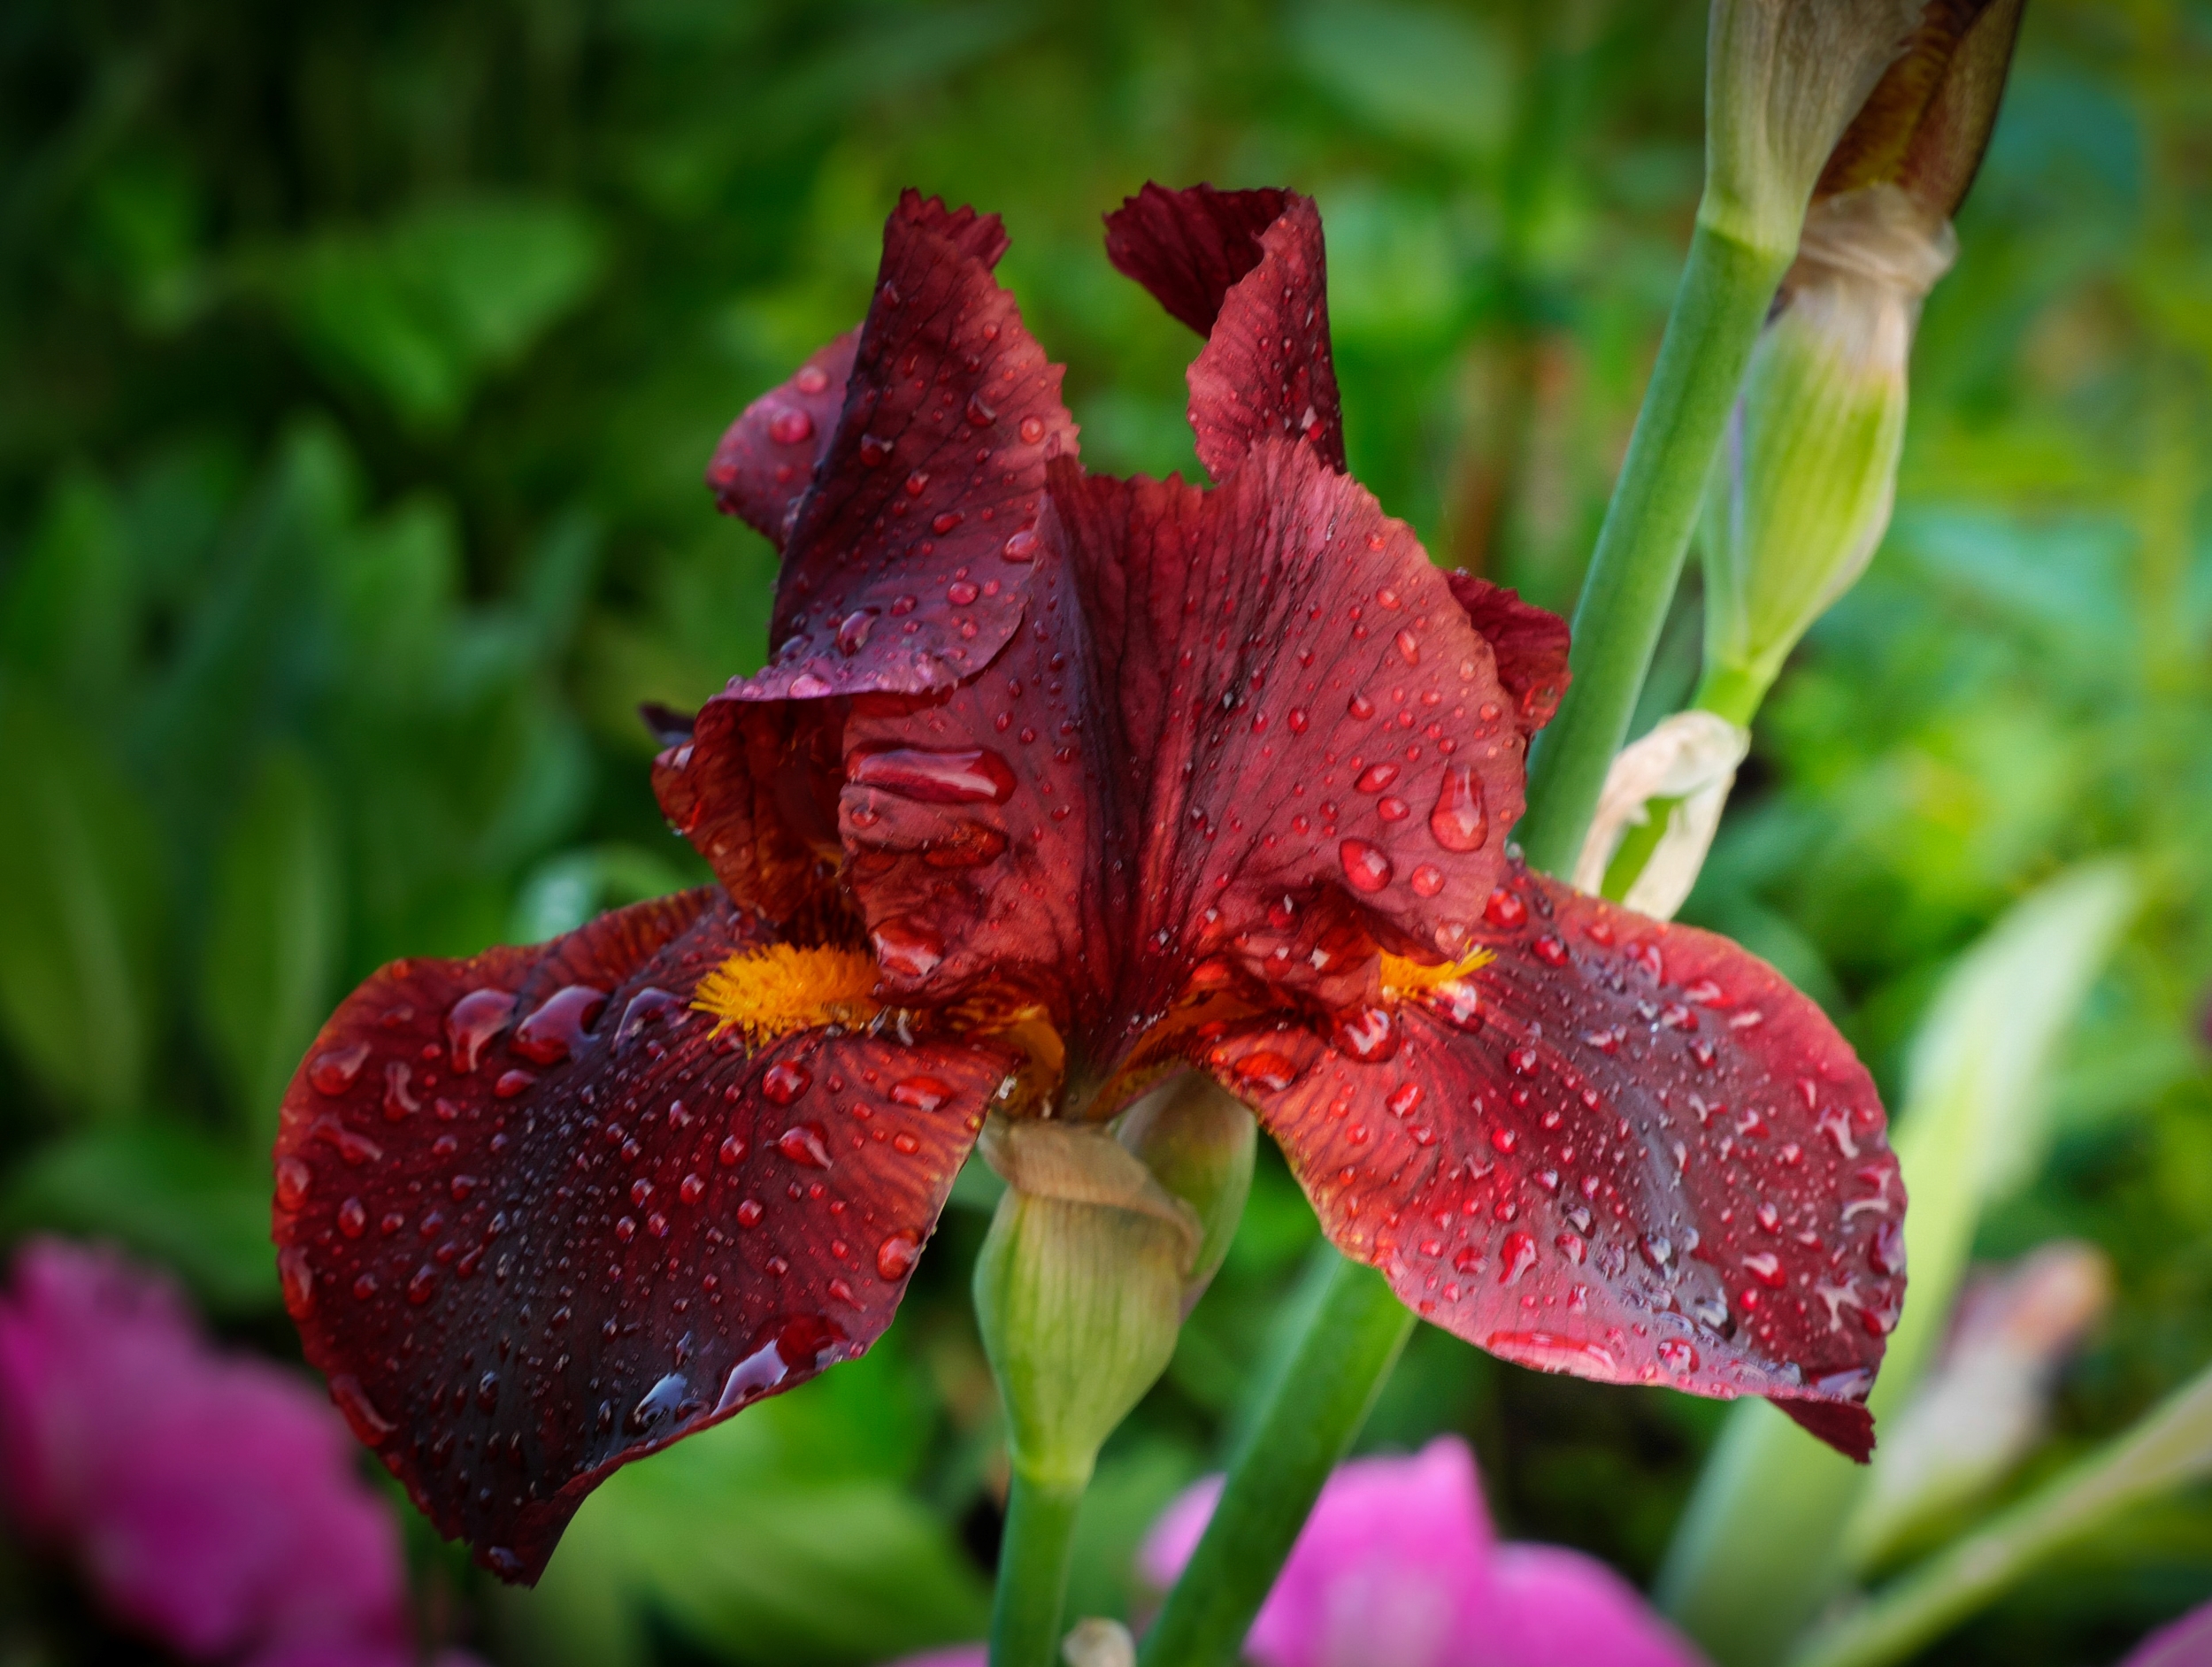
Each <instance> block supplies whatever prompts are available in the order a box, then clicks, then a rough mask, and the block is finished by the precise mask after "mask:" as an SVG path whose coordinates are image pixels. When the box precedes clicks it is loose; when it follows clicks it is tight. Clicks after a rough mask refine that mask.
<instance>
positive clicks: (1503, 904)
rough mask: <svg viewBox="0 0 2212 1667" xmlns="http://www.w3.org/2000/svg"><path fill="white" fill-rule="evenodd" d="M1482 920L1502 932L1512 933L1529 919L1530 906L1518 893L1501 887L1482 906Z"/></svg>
mask: <svg viewBox="0 0 2212 1667" xmlns="http://www.w3.org/2000/svg"><path fill="white" fill-rule="evenodd" d="M1482 918H1484V919H1485V920H1487V921H1488V922H1489V923H1490V924H1491V925H1492V926H1496V927H1497V928H1499V929H1500V930H1501V931H1504V932H1510V931H1512V930H1513V929H1514V928H1515V927H1516V926H1520V925H1521V924H1522V923H1523V922H1524V921H1525V920H1526V919H1527V918H1528V905H1527V904H1526V903H1523V902H1522V901H1521V899H1520V895H1519V894H1518V893H1517V892H1512V891H1509V890H1507V889H1506V888H1505V887H1503V886H1501V887H1498V888H1497V889H1496V890H1495V891H1494V892H1492V893H1491V894H1490V900H1489V901H1488V902H1487V903H1484V904H1483V906H1482Z"/></svg>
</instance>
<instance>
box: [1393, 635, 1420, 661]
mask: <svg viewBox="0 0 2212 1667" xmlns="http://www.w3.org/2000/svg"><path fill="white" fill-rule="evenodd" d="M1398 652H1399V653H1400V654H1402V655H1403V656H1404V657H1405V662H1406V664H1408V665H1418V664H1421V644H1420V641H1419V639H1417V637H1415V635H1414V634H1413V633H1412V632H1410V631H1400V632H1399V633H1398Z"/></svg>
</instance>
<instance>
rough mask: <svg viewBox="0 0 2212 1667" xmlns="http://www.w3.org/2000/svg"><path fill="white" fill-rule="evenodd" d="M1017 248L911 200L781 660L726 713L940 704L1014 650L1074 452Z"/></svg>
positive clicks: (794, 571) (798, 539) (862, 355)
mask: <svg viewBox="0 0 2212 1667" xmlns="http://www.w3.org/2000/svg"><path fill="white" fill-rule="evenodd" d="M1005 247H1006V237H1005V233H1004V232H1003V230H1002V229H1001V227H1000V226H999V222H998V219H997V217H996V216H995V215H984V216H981V217H978V216H977V215H976V214H975V212H974V211H972V210H971V209H961V210H958V211H949V210H947V209H946V208H945V206H944V205H943V204H941V203H940V202H938V201H937V200H936V199H935V198H930V199H927V200H925V199H923V198H922V197H920V196H917V195H916V194H915V193H913V192H911V191H910V192H908V193H907V194H906V195H905V196H903V197H902V198H901V199H900V201H899V206H898V207H897V209H896V210H895V211H893V213H892V215H891V218H890V220H889V222H888V224H887V226H886V227H885V228H884V242H883V265H882V268H881V271H880V273H879V276H878V279H877V283H876V291H875V299H874V301H873V303H872V304H871V305H870V307H869V310H868V318H867V321H866V322H865V323H864V324H863V325H862V326H861V331H860V342H859V346H858V348H857V350H856V353H855V356H854V358H853V365H852V373H851V377H850V380H849V383H848V384H847V387H846V390H845V398H844V404H843V409H842V411H841V414H840V416H839V419H838V425H837V430H836V433H835V434H833V436H832V437H831V439H830V442H829V445H828V448H827V449H826V451H825V452H824V453H823V454H822V457H821V458H820V461H819V462H818V465H816V467H815V471H814V477H813V484H812V485H811V487H810V488H809V490H808V491H807V492H806V494H805V495H804V496H803V497H802V498H801V499H800V500H799V502H798V503H797V505H796V507H795V511H794V514H793V519H792V520H791V524H790V525H791V530H790V535H789V538H788V541H787V542H786V544H785V547H784V565H783V576H782V580H781V581H780V584H779V586H778V588H777V593H776V609H775V615H774V624H773V626H772V641H773V642H774V645H775V657H774V658H773V659H772V661H771V663H770V664H769V666H768V668H767V669H766V670H765V671H764V672H761V673H760V674H759V675H758V676H757V677H754V678H752V679H750V680H746V681H744V682H742V683H740V684H738V685H734V686H733V688H732V690H731V692H730V696H725V697H721V698H729V697H736V698H741V699H745V700H751V701H764V700H778V699H787V698H789V699H802V700H812V699H818V698H820V697H821V696H823V695H832V694H837V695H856V694H863V693H867V692H870V691H875V690H891V691H897V692H901V693H906V694H918V693H921V692H924V691H927V690H941V689H945V688H950V687H952V686H953V685H954V684H956V683H957V682H959V681H961V680H964V679H965V678H968V677H972V676H973V675H974V674H975V673H976V672H979V671H980V670H982V668H983V667H984V666H985V665H987V664H989V662H990V660H991V658H992V657H993V656H994V655H995V654H996V653H997V652H998V651H999V649H1001V648H1002V647H1003V646H1004V645H1005V643H1006V641H1007V639H1008V638H1009V637H1010V636H1011V635H1012V634H1013V633H1014V630H1015V628H1016V626H1018V623H1019V622H1020V619H1021V614H1022V604H1023V601H1024V599H1025V596H1026V595H1027V592H1028V584H1027V579H1026V571H1027V563H1026V562H1025V559H1024V557H1023V555H1022V550H1023V544H1022V542H1021V541H1022V540H1023V538H1024V536H1025V535H1029V536H1033V534H1034V529H1035V527H1036V525H1037V518H1038V516H1039V514H1040V513H1041V511H1042V508H1043V500H1044V480H1045V465H1047V464H1048V462H1050V461H1051V459H1053V458H1054V457H1063V456H1072V455H1073V454H1074V451H1075V439H1076V436H1075V423H1074V421H1073V419H1071V418H1070V417H1069V415H1068V413H1067V411H1066V408H1065V407H1064V406H1063V405H1062V404H1061V403H1060V375H1061V373H1060V369H1059V367H1058V366H1056V365H1050V364H1048V363H1047V362H1046V359H1045V356H1044V351H1043V350H1042V349H1041V348H1040V347H1038V345H1037V343H1036V342H1035V341H1034V340H1033V338H1032V337H1031V336H1030V334H1029V332H1028V331H1027V330H1026V329H1025V328H1024V327H1023V325H1022V320H1021V313H1020V311H1019V309H1018V308H1017V307H1016V306H1015V304H1014V298H1013V296H1011V295H1010V294H1009V293H1008V292H1007V291H1006V290H1004V289H1003V288H1000V286H999V285H998V284H997V282H996V281H995V280H994V279H993V278H992V276H991V267H992V265H993V264H994V263H995V262H996V261H997V259H998V257H999V255H1000V254H1001V253H1002V251H1003V250H1004V249H1005ZM988 580H997V584H996V586H995V588H994V589H992V590H991V591H990V593H989V594H988V595H986V594H985V590H984V587H985V585H986V583H987V581H988Z"/></svg>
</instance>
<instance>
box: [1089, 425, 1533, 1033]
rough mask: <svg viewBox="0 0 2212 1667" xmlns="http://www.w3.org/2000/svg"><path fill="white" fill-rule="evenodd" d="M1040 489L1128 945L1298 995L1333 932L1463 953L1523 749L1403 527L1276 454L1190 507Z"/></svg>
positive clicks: (1465, 632) (1185, 499) (1357, 492)
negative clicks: (1080, 629) (1088, 625)
mask: <svg viewBox="0 0 2212 1667" xmlns="http://www.w3.org/2000/svg"><path fill="white" fill-rule="evenodd" d="M1054 490H1055V494H1056V499H1057V500H1058V501H1059V502H1060V503H1061V505H1062V508H1063V512H1064V513H1065V514H1067V515H1068V516H1069V519H1070V530H1071V538H1072V539H1073V541H1074V543H1075V546H1076V549H1077V552H1078V562H1077V565H1078V571H1079V574H1080V576H1081V580H1082V582H1083V584H1084V585H1085V586H1086V587H1087V597H1086V602H1087V613H1088V615H1089V617H1090V618H1091V619H1092V620H1093V622H1094V629H1095V634H1096V641H1097V649H1096V656H1097V672H1096V675H1097V678H1098V681H1099V685H1100V687H1101V688H1102V689H1103V690H1105V691H1106V692H1107V694H1106V699H1107V702H1108V703H1109V708H1110V721H1111V722H1112V723H1113V724H1114V725H1115V726H1116V731H1115V736H1114V739H1113V741H1112V742H1111V744H1110V747H1109V749H1108V750H1109V752H1110V756H1112V757H1116V758H1118V759H1119V760H1121V761H1123V764H1122V768H1123V770H1124V772H1125V783H1124V785H1123V787H1121V789H1120V795H1119V796H1120V798H1121V800H1122V803H1123V806H1124V810H1123V814H1124V815H1125V817H1126V818H1128V822H1129V833H1128V835H1127V840H1128V843H1129V845H1130V846H1131V848H1132V849H1133V850H1134V851H1135V852H1136V853H1137V857H1136V865H1135V868H1134V871H1133V896H1132V903H1131V907H1132V909H1133V911H1134V913H1133V923H1134V926H1135V941H1136V942H1138V943H1139V944H1141V945H1143V946H1146V947H1147V948H1148V949H1150V950H1151V951H1152V952H1154V954H1155V956H1156V959H1157V960H1159V961H1160V962H1162V963H1171V962H1175V961H1177V960H1178V959H1179V957H1187V959H1189V960H1195V959H1198V958H1202V957H1204V956H1211V955H1217V954H1231V955H1233V956H1237V957H1238V958H1239V959H1240V961H1241V962H1242V963H1243V964H1244V965H1245V966H1246V967H1247V968H1248V970H1249V971H1250V972H1253V973H1254V974H1255V975H1256V976H1260V977H1263V978H1264V979H1267V981H1268V982H1270V983H1271V984H1273V985H1277V986H1290V987H1312V986H1313V985H1314V984H1315V981H1316V979H1317V977H1320V976H1322V975H1324V974H1326V973H1327V972H1330V971H1331V968H1330V966H1329V965H1328V964H1326V963H1327V958H1328V957H1327V955H1326V954H1323V955H1322V956H1321V957H1320V958H1319V959H1318V960H1317V957H1316V951H1317V949H1318V948H1319V947H1320V946H1321V944H1322V941H1323V940H1324V939H1325V936H1326V923H1327V922H1329V921H1330V920H1331V919H1332V918H1334V917H1336V916H1338V915H1340V914H1343V913H1346V912H1348V913H1350V914H1353V915H1356V917H1357V918H1359V919H1360V920H1362V921H1363V922H1365V923H1367V925H1368V926H1370V927H1371V929H1372V930H1373V931H1374V932H1375V933H1379V934H1380V935H1381V937H1382V938H1383V939H1384V940H1385V941H1387V942H1390V943H1392V944H1394V945H1396V946H1398V947H1401V948H1404V947H1406V946H1413V947H1414V948H1416V949H1417V950H1418V951H1419V952H1421V953H1426V954H1433V953H1435V952H1436V950H1437V949H1440V948H1441V949H1454V947H1455V946H1459V945H1463V943H1465V942H1466V941H1468V933H1469V932H1470V931H1471V929H1472V928H1473V927H1474V926H1475V925H1476V923H1478V922H1479V919H1480V918H1481V914H1482V910H1483V907H1484V904H1485V903H1486V901H1487V900H1488V897H1489V895H1490V891H1491V888H1492V887H1493V886H1494V885H1495V884H1496V883H1497V877H1498V875H1499V873H1500V872H1501V871H1502V866H1503V862H1504V841H1505V834H1506V831H1507V830H1508V829H1509V828H1510V827H1511V826H1513V823H1514V821H1515V819H1516V818H1517V817H1518V816H1519V815H1520V811H1521V803H1522V800H1521V781H1522V754H1523V750H1524V746H1525V743H1524V741H1523V740H1522V737H1521V734H1520V732H1519V730H1518V729H1517V727H1516V726H1515V725H1514V723H1513V721H1512V719H1511V718H1510V717H1509V716H1508V715H1507V713H1506V711H1505V707H1506V704H1507V700H1508V697H1507V696H1506V695H1505V693H1504V691H1503V690H1502V688H1500V686H1499V684H1498V680H1497V676H1496V672H1495V670H1494V665H1493V661H1492V656H1491V651H1490V649H1489V647H1488V645H1487V644H1486V643H1485V642H1484V641H1483V640H1482V639H1481V638H1480V637H1479V636H1478V635H1477V634H1476V633H1475V631H1474V629H1473V628H1472V626H1471V625H1470V624H1469V622H1468V617H1467V614H1466V611H1464V610H1463V608H1462V607H1461V606H1460V604H1459V603H1457V602H1456V601H1455V599H1454V598H1453V595H1452V594H1451V591H1450V590H1449V588H1448V587H1447V585H1446V583H1445V579H1444V575H1443V574H1442V573H1441V572H1439V571H1438V570H1437V569H1436V568H1435V567H1433V566H1432V565H1430V564H1429V561H1428V559H1427V557H1425V556H1424V555H1423V553H1422V550H1421V547H1420V545H1419V543H1418V542H1416V540H1415V539H1414V536H1413V534H1411V532H1409V530H1408V529H1407V527H1406V526H1405V525H1404V524H1403V523H1402V522H1400V521H1395V520H1392V519H1389V518H1387V517H1386V516H1385V515H1384V514H1383V513H1382V511H1381V510H1380V509H1379V507H1378V506H1377V504H1376V503H1375V501H1374V499H1373V498H1372V497H1371V496H1370V495H1368V494H1367V492H1366V491H1365V490H1364V489H1363V488H1361V487H1360V486H1359V484H1358V483H1357V482H1356V481H1355V480H1350V479H1349V478H1348V477H1346V476H1344V475H1340V474H1337V473H1334V472H1332V471H1330V470H1328V469H1327V468H1325V466H1324V465H1322V464H1321V463H1320V462H1319V460H1318V459H1317V458H1316V457H1315V456H1314V455H1313V451H1312V449H1311V448H1310V447H1305V446H1299V445H1294V444H1292V443H1290V442H1284V441H1281V440H1266V441H1263V442H1261V443H1260V444H1259V446H1258V447H1257V448H1256V449H1255V450H1254V451H1253V453H1252V456H1251V457H1250V458H1249V459H1248V462H1247V463H1246V464H1245V465H1244V466H1243V467H1241V468H1240V469H1239V470H1237V471H1236V472H1234V473H1233V474H1232V475H1231V476H1230V478H1229V479H1228V480H1225V481H1224V482H1223V483H1222V484H1221V485H1220V486H1218V487H1217V488H1214V489H1213V490H1212V491H1210V492H1201V491H1199V490H1197V489H1195V488H1191V487H1187V486H1185V485H1183V484H1182V483H1181V482H1179V481H1175V480H1169V481H1166V482H1153V481H1148V480H1139V481H1135V482H1133V483H1130V484H1128V485H1124V484H1123V483H1121V482H1119V481H1114V480H1102V479H1100V478H1097V477H1092V478H1090V479H1087V480H1083V481H1080V482H1078V481H1076V480H1074V479H1073V478H1072V472H1067V473H1065V474H1062V475H1056V477H1055V480H1054ZM1363 935H1364V934H1363ZM1170 945H1172V946H1174V950H1175V953H1174V954H1169V953H1167V951H1168V947H1169V946H1170ZM1355 954H1356V955H1359V956H1363V954H1364V946H1363V945H1362V946H1361V947H1360V949H1357V950H1356V951H1355ZM1345 970H1349V962H1346V963H1345ZM1147 1004H1148V1003H1146V1002H1145V1001H1137V1002H1134V1003H1132V1006H1133V1010H1138V1011H1142V1010H1146V1008H1147Z"/></svg>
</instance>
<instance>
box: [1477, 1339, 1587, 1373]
mask: <svg viewBox="0 0 2212 1667" xmlns="http://www.w3.org/2000/svg"><path fill="white" fill-rule="evenodd" d="M1482 1346H1483V1347H1484V1348H1486V1349H1488V1350H1489V1351H1490V1352H1491V1353H1492V1354H1494V1355H1495V1356H1497V1357H1498V1358H1499V1359H1501V1360H1509V1361H1511V1362H1512V1363H1513V1364H1515V1365H1517V1366H1528V1367H1532V1368H1533V1369H1534V1370H1536V1371H1562V1372H1567V1373H1569V1374H1571V1375H1572V1376H1574V1377H1577V1378H1594V1379H1598V1380H1599V1381H1601V1382H1604V1381H1607V1380H1610V1379H1617V1378H1618V1377H1619V1376H1620V1369H1619V1367H1618V1366H1617V1365H1616V1364H1614V1360H1613V1356H1612V1353H1611V1351H1610V1350H1609V1349H1606V1348H1601V1346H1600V1345H1598V1344H1596V1343H1586V1342H1581V1341H1577V1340H1576V1339H1574V1338H1571V1337H1560V1336H1556V1335H1555V1334H1553V1333H1550V1332H1493V1333H1490V1335H1489V1336H1488V1337H1486V1338H1485V1339H1484V1340H1483V1344H1482Z"/></svg>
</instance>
